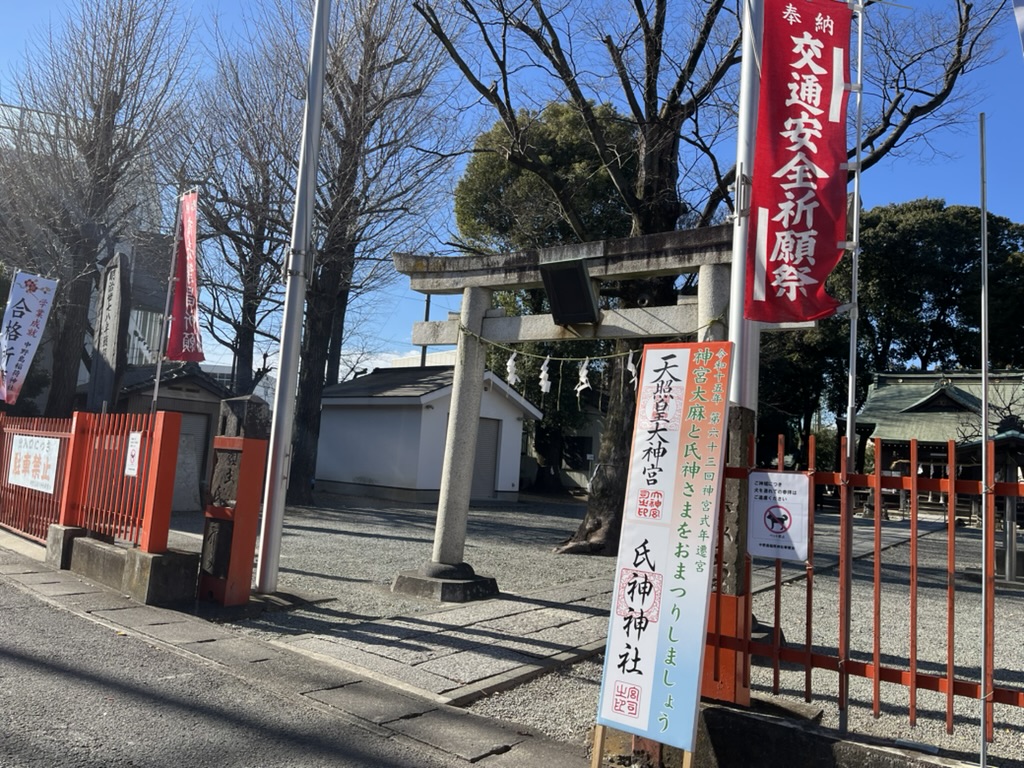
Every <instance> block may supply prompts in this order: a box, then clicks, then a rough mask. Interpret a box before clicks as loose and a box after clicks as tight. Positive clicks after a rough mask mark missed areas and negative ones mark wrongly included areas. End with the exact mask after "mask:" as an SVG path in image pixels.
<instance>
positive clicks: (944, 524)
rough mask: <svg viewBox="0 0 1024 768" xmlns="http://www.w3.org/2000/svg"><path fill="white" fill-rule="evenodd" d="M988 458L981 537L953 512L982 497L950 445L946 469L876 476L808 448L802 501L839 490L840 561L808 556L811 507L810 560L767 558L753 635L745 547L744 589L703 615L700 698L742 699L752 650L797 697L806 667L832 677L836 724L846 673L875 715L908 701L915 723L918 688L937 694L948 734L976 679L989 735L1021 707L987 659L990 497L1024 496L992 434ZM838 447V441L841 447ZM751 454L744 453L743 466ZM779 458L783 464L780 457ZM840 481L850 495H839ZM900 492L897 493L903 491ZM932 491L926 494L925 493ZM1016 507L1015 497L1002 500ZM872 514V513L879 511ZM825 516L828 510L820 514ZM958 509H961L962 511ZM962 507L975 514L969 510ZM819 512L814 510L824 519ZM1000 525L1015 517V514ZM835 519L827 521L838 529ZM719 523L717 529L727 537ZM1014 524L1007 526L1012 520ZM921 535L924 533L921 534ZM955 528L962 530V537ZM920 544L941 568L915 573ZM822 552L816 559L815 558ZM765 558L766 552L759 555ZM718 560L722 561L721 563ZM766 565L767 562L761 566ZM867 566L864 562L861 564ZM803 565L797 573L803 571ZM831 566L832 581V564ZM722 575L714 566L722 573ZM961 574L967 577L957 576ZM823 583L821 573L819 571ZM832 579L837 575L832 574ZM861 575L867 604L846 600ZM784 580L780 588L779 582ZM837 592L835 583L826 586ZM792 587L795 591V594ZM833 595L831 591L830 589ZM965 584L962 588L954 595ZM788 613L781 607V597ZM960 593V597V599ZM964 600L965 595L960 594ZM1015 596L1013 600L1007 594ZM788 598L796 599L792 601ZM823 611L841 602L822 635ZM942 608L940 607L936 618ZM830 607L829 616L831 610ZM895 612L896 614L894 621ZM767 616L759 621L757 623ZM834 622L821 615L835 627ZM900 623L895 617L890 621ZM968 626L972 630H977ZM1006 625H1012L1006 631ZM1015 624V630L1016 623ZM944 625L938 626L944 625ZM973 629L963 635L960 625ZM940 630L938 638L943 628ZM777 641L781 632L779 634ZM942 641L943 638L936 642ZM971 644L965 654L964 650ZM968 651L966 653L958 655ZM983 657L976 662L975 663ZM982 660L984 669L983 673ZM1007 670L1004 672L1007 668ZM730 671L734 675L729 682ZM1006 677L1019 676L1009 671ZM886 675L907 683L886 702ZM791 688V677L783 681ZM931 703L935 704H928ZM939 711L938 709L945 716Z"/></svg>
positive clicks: (1022, 696) (806, 685)
mask: <svg viewBox="0 0 1024 768" xmlns="http://www.w3.org/2000/svg"><path fill="white" fill-rule="evenodd" d="M874 447H875V456H876V457H877V456H881V455H882V445H881V443H880V442H877V441H876V443H875V446H874ZM988 448H989V452H990V453H989V456H990V460H989V461H988V467H989V477H988V478H987V487H988V488H990V489H991V490H992V492H991V493H987V494H985V497H984V498H985V500H986V504H985V508H984V509H980V511H979V512H978V513H977V515H984V520H985V526H984V531H985V533H986V534H987V535H985V536H984V537H982V536H979V535H978V534H977V533H976V532H974V533H972V537H971V538H968V537H967V536H966V534H965V533H962V532H961V531H964V530H965V529H963V528H962V524H963V522H964V520H963V517H964V509H963V506H962V505H961V506H960V508H959V510H958V501H959V502H962V501H964V500H965V498H966V499H968V500H971V499H973V504H974V507H975V508H977V504H978V500H979V499H980V498H981V497H982V483H981V481H980V480H965V479H959V478H958V468H957V460H956V452H955V445H954V443H953V442H950V443H949V444H948V455H947V461H946V467H945V475H946V476H945V478H941V479H939V478H926V477H923V476H920V475H918V474H916V473H915V472H910V473H909V474H908V475H905V476H890V475H888V474H883V473H882V468H881V462H877V464H878V466H877V467H876V469H875V471H874V472H873V473H871V474H857V473H854V472H851V471H849V469H848V468H847V466H846V463H845V461H843V463H842V466H841V467H840V470H839V471H838V472H821V471H814V470H813V467H814V458H813V445H812V448H811V459H810V464H811V467H812V470H811V471H809V472H807V473H805V474H808V475H809V476H810V477H811V478H812V480H813V482H812V486H811V488H812V499H811V500H810V509H811V510H814V509H815V508H816V506H817V505H816V504H815V498H814V496H815V494H818V493H821V492H822V491H824V489H825V488H829V489H838V493H837V494H836V495H837V496H838V498H839V500H840V501H839V504H838V509H835V510H834V515H833V516H834V518H836V520H835V522H837V523H838V528H839V534H840V535H839V547H838V550H839V551H838V554H839V558H838V563H836V561H835V560H834V559H832V558H829V559H828V562H826V563H823V570H819V569H818V568H817V567H816V560H815V535H814V527H815V526H814V519H815V515H814V514H811V515H810V520H809V531H808V534H809V542H808V544H809V551H808V561H807V563H806V565H804V566H802V567H800V566H794V565H787V566H785V568H784V566H783V564H782V562H781V561H775V562H774V574H773V576H772V578H771V581H772V584H771V585H770V587H769V592H768V594H764V593H762V594H761V595H759V596H758V605H759V610H761V611H765V610H766V606H770V611H771V613H770V614H769V615H767V616H765V615H761V616H758V617H757V618H758V619H759V620H760V621H761V622H763V623H764V624H765V625H767V629H768V632H767V634H766V637H767V639H765V637H764V636H763V637H761V639H760V641H757V642H755V641H753V640H752V639H751V627H752V625H753V623H754V616H753V612H752V610H753V609H752V605H753V600H752V599H751V595H750V590H751V574H752V573H753V570H754V567H755V564H754V562H753V561H752V559H751V558H750V557H749V556H747V557H746V558H745V564H744V565H745V573H744V576H745V583H746V587H747V589H746V592H747V594H746V595H743V596H740V597H733V596H729V595H719V594H718V593H717V592H716V593H715V594H714V595H713V599H712V605H711V620H710V622H709V633H708V653H709V654H710V657H709V658H710V661H708V662H706V663H705V678H704V680H705V683H704V689H703V690H704V693H705V695H714V696H715V697H716V698H722V699H728V700H732V701H737V702H738V703H745V702H743V701H742V699H743V698H744V697H747V698H748V700H749V688H750V673H751V667H750V662H751V657H759V658H760V659H762V660H763V661H764V662H765V663H767V664H768V665H769V666H770V667H771V672H772V682H771V688H772V690H773V692H774V693H778V692H779V690H780V683H779V681H780V669H781V668H782V665H786V668H787V669H788V670H790V671H792V670H794V669H796V670H797V672H799V671H800V670H802V672H803V675H802V678H803V679H802V683H803V685H802V687H803V691H802V693H803V697H804V698H805V700H806V701H808V702H809V701H812V700H814V699H815V697H816V696H820V695H821V692H820V691H816V690H815V688H814V685H813V682H812V681H813V675H812V673H813V671H814V670H825V671H827V672H831V673H834V674H836V675H837V677H838V687H839V696H838V704H839V708H840V718H841V722H842V721H843V719H844V716H845V715H846V712H844V711H843V710H844V708H846V707H848V701H849V691H850V685H851V678H864V679H866V680H869V681H870V684H871V702H870V704H871V707H872V712H873V714H874V715H875V716H877V715H878V714H879V712H880V710H881V708H882V707H883V705H884V706H885V707H886V708H888V709H892V708H893V707H896V708H901V709H903V708H905V710H906V712H907V717H908V720H909V723H910V724H911V725H913V724H914V723H915V722H916V720H917V718H918V716H919V714H920V713H919V696H920V692H921V691H933V692H937V693H938V694H939V695H940V696H942V697H943V699H944V709H945V712H944V716H945V723H946V730H947V732H949V733H952V732H953V727H954V697H958V696H959V697H965V698H969V699H980V698H981V691H982V683H981V679H982V678H981V676H982V675H983V676H984V677H983V680H984V688H985V690H986V691H987V696H986V701H987V704H986V712H987V723H986V724H987V728H986V730H987V734H986V738H987V739H988V740H989V741H991V740H992V738H993V727H994V726H993V705H994V704H1001V705H1009V706H1012V707H1024V688H1021V687H1019V686H1016V685H1013V684H1011V683H1008V682H1006V681H1003V680H1000V679H997V677H996V676H995V675H994V670H995V669H1000V670H1002V669H1003V668H1004V666H1005V665H1002V664H1000V665H999V666H998V667H997V666H996V664H995V650H994V648H995V643H994V642H993V641H994V638H995V631H994V626H995V620H994V616H995V615H996V613H995V607H996V602H995V600H996V589H995V566H996V558H995V554H996V553H995V531H996V528H997V522H998V520H997V514H996V511H997V505H996V497H997V496H998V497H1001V499H1002V500H1004V501H1005V500H1007V499H1010V500H1015V499H1017V498H1020V497H1024V483H1018V482H996V480H995V470H994V467H995V461H994V446H993V445H992V444H991V443H989V444H988ZM843 454H844V456H845V448H844V449H843ZM752 463H753V461H752V459H751V465H752ZM779 465H780V466H781V465H782V462H781V461H780V463H779ZM908 466H909V467H917V466H918V446H917V445H916V444H913V443H912V444H911V446H910V460H909V463H908ZM750 471H752V467H750V468H736V467H730V468H728V469H727V472H726V476H727V477H730V478H735V479H746V478H747V476H748V474H749V472H750ZM843 489H848V490H850V491H851V492H850V493H843V492H842V491H843ZM901 494H902V495H901ZM854 498H859V499H863V500H864V501H865V502H867V504H868V505H869V506H870V507H871V508H872V510H871V515H870V517H869V518H868V517H861V518H858V519H857V521H856V522H857V528H858V532H859V533H860V534H861V535H862V538H863V539H865V540H866V539H867V537H868V536H870V537H871V546H870V548H867V549H866V551H862V553H861V554H862V555H864V558H863V562H864V565H858V566H857V567H856V572H855V560H854V558H853V557H852V551H853V546H852V542H851V536H853V533H854V512H855V510H854V508H853V499H854ZM929 498H931V499H933V500H938V501H937V502H935V503H929V502H928V499H929ZM886 506H888V507H889V508H890V509H893V510H895V508H896V507H897V506H898V507H899V508H900V512H899V515H900V517H901V518H902V519H901V520H900V521H899V523H898V525H899V526H902V527H903V529H904V530H905V538H904V539H903V541H905V542H906V545H907V546H906V555H905V556H904V555H903V554H900V555H899V559H898V560H897V558H896V557H895V556H893V557H892V558H891V559H892V560H893V562H891V563H889V562H886V559H887V556H886V555H885V551H886V545H885V544H884V543H883V542H884V541H885V536H884V535H883V532H884V531H885V530H887V529H889V528H891V527H892V526H893V525H897V523H888V522H886V521H885V520H884V517H885V516H886V513H884V512H883V510H884V508H885V507H886ZM1004 508H1006V509H1010V510H1013V509H1014V505H1013V504H1007V505H1005V507H1004ZM876 512H877V513H876ZM826 514H827V513H826ZM958 514H959V515H960V517H959V518H958ZM967 515H968V516H971V517H974V518H975V519H977V517H976V516H975V514H974V512H973V511H972V510H971V507H968V512H967ZM821 516H822V512H820V511H819V512H818V517H819V520H821ZM1005 524H1007V525H1011V526H1015V521H1013V520H1012V519H1011V520H1009V521H1005ZM835 527H836V526H835V523H833V529H834V528H835ZM722 529H723V526H720V534H719V535H720V536H723V535H724V534H723V531H722ZM1010 530H1011V531H1012V530H1014V529H1013V527H1011V528H1010ZM924 534H927V536H926V537H924V538H922V536H923V535H924ZM958 534H959V535H958ZM922 542H926V543H927V545H928V547H929V552H930V554H931V562H932V563H934V562H935V558H936V556H937V553H938V551H939V549H941V548H944V549H945V553H944V555H945V558H944V560H945V565H944V568H936V567H935V566H934V565H932V567H931V568H930V569H929V570H928V572H927V573H926V574H923V573H922V568H921V553H920V547H921V546H923V545H922ZM723 543H724V540H723V539H721V538H720V540H719V551H722V545H723ZM968 544H970V545H971V546H973V547H976V548H977V549H978V551H974V550H972V551H970V552H968V553H967V554H966V557H965V553H964V552H962V551H960V550H962V549H964V548H965V547H966V546H967V545H968ZM981 547H983V548H984V550H985V553H986V559H987V562H988V563H989V566H990V567H989V569H988V571H987V572H984V573H983V572H982V569H981V566H982V558H981V552H980V548H981ZM823 559H824V558H823ZM761 563H762V564H763V563H764V561H761ZM721 567H722V566H721V564H719V568H721ZM769 567H770V566H769ZM869 567H870V569H869ZM797 568H799V570H802V571H803V572H802V573H800V572H799V571H798V570H795V569H797ZM837 568H838V579H835V576H834V574H835V571H836V569H837ZM823 573H828V575H829V578H830V583H829V590H830V591H828V592H827V594H825V595H824V596H823V597H822V599H818V598H819V596H818V595H817V594H816V579H815V577H816V576H818V577H821V576H822V575H823ZM719 574H720V575H721V571H719ZM965 574H969V575H970V580H967V581H965ZM819 580H820V579H819ZM836 581H837V582H838V584H836V583H835V582H836ZM799 583H802V585H803V595H802V596H801V595H799V594H798V589H794V586H796V585H797V584H799ZM854 583H857V585H858V594H860V595H863V594H864V592H865V591H866V590H867V589H868V588H870V594H871V599H870V604H867V600H865V599H863V597H862V598H861V599H860V601H859V602H857V603H856V604H854V602H855V601H854V598H853V597H851V595H852V594H853V593H852V590H851V585H852V584H854ZM784 584H786V585H787V587H786V589H785V594H784V591H783V585H784ZM831 590H834V591H831ZM938 591H941V592H944V600H940V601H936V599H935V595H936V594H937V592H938ZM979 592H980V596H981V599H982V600H983V601H984V603H985V606H986V608H987V610H986V613H985V615H986V616H987V620H986V622H985V624H984V628H983V631H984V633H985V638H986V641H987V642H986V643H985V654H984V655H985V658H984V659H981V652H980V651H975V650H974V649H976V648H977V646H978V645H980V644H981V643H980V636H981V632H982V624H981V622H980V621H978V623H977V625H975V624H974V623H973V622H974V619H975V617H976V613H977V608H978V605H977V603H978V599H977V597H976V596H975V595H976V594H977V593H979ZM794 593H797V594H794ZM836 593H838V594H836ZM962 593H963V594H962ZM922 595H925V596H927V598H928V602H927V607H926V608H925V609H924V610H922V603H923V597H922ZM784 598H785V601H786V610H784V609H783V600H784ZM958 598H961V600H960V601H958ZM964 598H967V599H966V600H965V599H964ZM1012 599H1020V598H1019V597H1013V598H1012ZM883 600H889V601H892V600H898V601H900V602H899V603H898V604H896V605H895V608H896V610H888V611H884V612H883V610H882V608H883ZM794 602H796V603H797V604H798V605H797V607H795V608H794V607H793V604H794ZM965 608H969V609H970V610H971V611H972V612H973V613H972V615H971V616H970V617H969V623H968V624H966V625H965V624H964V617H962V616H959V615H958V610H959V611H960V612H961V613H963V612H965ZM822 610H831V611H833V612H834V611H838V614H839V624H838V626H839V631H838V636H831V637H825V636H822V634H821V632H820V631H817V630H816V625H815V616H816V614H817V615H818V616H819V617H820V615H821V613H820V612H821V611H822ZM938 613H944V614H945V615H941V616H940V615H936V614H938ZM833 615H834V614H833ZM893 615H897V616H899V617H900V618H899V621H896V622H894V621H893V620H892V619H891V618H886V617H892V616H893ZM766 619H768V620H767V621H765V620H766ZM833 624H834V621H833V622H829V626H832V625H833ZM895 624H898V626H894V625H895ZM975 626H976V627H977V629H975ZM1009 629H1010V630H1011V632H1012V631H1013V628H1009ZM1016 631H1017V632H1019V628H1017V630H1016ZM923 632H928V633H929V639H930V642H929V648H930V649H932V652H933V655H932V656H931V657H929V658H927V659H924V658H919V650H920V648H921V643H920V640H921V638H922V636H923V635H922V633H923ZM940 633H941V634H940ZM965 633H966V634H967V635H968V636H969V637H967V638H965V637H963V635H964V634H965ZM943 635H944V636H943ZM783 638H784V639H783ZM937 638H938V639H939V640H940V642H939V644H940V645H943V646H944V654H943V657H942V658H941V659H940V658H935V657H934V646H935V640H936V639H937ZM943 641H944V642H943ZM968 646H970V647H971V648H972V650H971V651H970V653H965V650H964V649H965V647H968ZM965 655H966V656H970V658H969V659H967V660H966V661H965V659H964V656H965ZM979 660H980V663H979ZM979 669H980V670H981V672H979ZM1011 672H1012V670H1011ZM730 675H732V676H733V677H734V679H730ZM1009 676H1010V677H1011V678H1012V679H1018V678H1019V675H1016V674H1010V675H1009ZM882 683H892V684H895V685H896V686H897V688H900V689H903V693H898V692H895V691H893V690H892V689H889V688H887V689H886V690H887V691H888V698H887V699H885V700H884V701H883V695H882V693H883V689H882ZM789 690H790V692H792V685H790V688H789ZM929 708H930V709H932V710H934V702H932V703H931V705H930V707H929ZM941 714H942V713H940V716H941Z"/></svg>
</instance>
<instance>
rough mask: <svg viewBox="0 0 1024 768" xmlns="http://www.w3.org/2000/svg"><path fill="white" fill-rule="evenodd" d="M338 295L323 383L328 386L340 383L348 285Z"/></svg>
mask: <svg viewBox="0 0 1024 768" xmlns="http://www.w3.org/2000/svg"><path fill="white" fill-rule="evenodd" d="M349 283H350V280H349V281H346V282H345V283H344V285H345V286H346V287H345V288H343V289H342V290H341V292H340V293H339V294H338V297H337V299H335V304H334V317H333V318H332V320H331V343H330V345H329V347H328V350H327V376H326V377H325V381H326V383H327V385H328V386H330V385H331V384H337V383H338V382H339V381H341V346H342V342H343V341H344V340H345V315H346V314H347V313H348V296H349V291H348V287H347V286H348V285H349Z"/></svg>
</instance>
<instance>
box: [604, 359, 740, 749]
mask: <svg viewBox="0 0 1024 768" xmlns="http://www.w3.org/2000/svg"><path fill="white" fill-rule="evenodd" d="M731 351H732V344H730V343H729V342H705V343H700V344H649V345H647V346H646V347H644V356H643V360H642V362H641V365H640V384H639V389H638V391H637V406H636V422H635V425H634V430H633V441H632V448H631V451H630V459H629V477H628V480H627V485H626V501H625V508H624V510H623V515H622V535H621V539H620V542H619V556H618V561H617V564H616V568H615V574H616V575H615V589H614V590H613V593H612V607H611V618H610V622H609V625H608V643H607V646H606V651H605V663H604V674H603V676H602V680H601V696H600V701H599V703H598V713H597V722H598V723H600V724H602V725H609V726H611V727H613V728H617V729H620V730H624V731H627V732H629V733H633V734H635V735H638V736H643V737H646V738H649V739H653V740H655V741H658V742H660V743H662V744H668V745H670V746H674V747H678V748H680V749H684V750H688V751H693V748H694V743H695V740H696V735H697V716H698V704H699V701H700V688H701V678H702V673H703V668H704V665H703V658H704V644H705V639H706V633H707V621H708V619H707V617H708V602H709V596H710V592H711V577H712V572H713V571H714V557H715V526H716V521H717V517H718V507H719V503H720V500H721V492H722V480H723V478H724V476H725V441H726V433H727V431H728V420H729V418H728V417H729V413H728V411H729V402H728V386H729V362H730V356H731Z"/></svg>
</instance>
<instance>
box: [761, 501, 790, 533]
mask: <svg viewBox="0 0 1024 768" xmlns="http://www.w3.org/2000/svg"><path fill="white" fill-rule="evenodd" d="M764 516H765V519H766V520H767V521H768V529H769V530H771V531H773V532H776V531H785V530H786V529H787V528H789V515H787V514H786V513H785V512H783V511H782V510H781V509H780V508H779V507H772V509H769V510H768V511H767V512H765V513H764Z"/></svg>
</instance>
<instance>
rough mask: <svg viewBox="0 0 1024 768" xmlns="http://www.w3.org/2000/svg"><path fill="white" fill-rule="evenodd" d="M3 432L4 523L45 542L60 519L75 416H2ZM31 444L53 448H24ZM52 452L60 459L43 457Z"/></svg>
mask: <svg viewBox="0 0 1024 768" xmlns="http://www.w3.org/2000/svg"><path fill="white" fill-rule="evenodd" d="M0 430H2V431H0V526H3V527H4V528H9V529H11V530H14V531H18V532H20V533H22V534H24V535H25V536H28V537H29V538H32V539H35V540H36V541H42V542H45V541H46V533H47V531H48V530H49V528H50V524H51V523H56V522H57V521H58V519H59V518H60V500H61V496H62V494H63V492H64V472H63V469H64V466H65V464H66V459H67V450H68V443H69V442H70V440H71V419H37V418H7V417H5V416H3V415H0ZM33 444H35V445H36V447H37V448H38V447H44V448H47V449H51V450H43V451H36V450H26V449H29V448H31V447H32V445H33ZM52 449H55V450H52ZM54 454H55V455H56V457H57V458H56V463H54V462H53V461H50V460H42V458H41V457H43V456H53V455H54ZM32 456H34V457H40V461H38V462H35V461H34V460H33V458H31V457H32ZM26 460H27V462H28V464H27V466H26V464H25V462H26ZM12 480H13V482H12Z"/></svg>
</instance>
